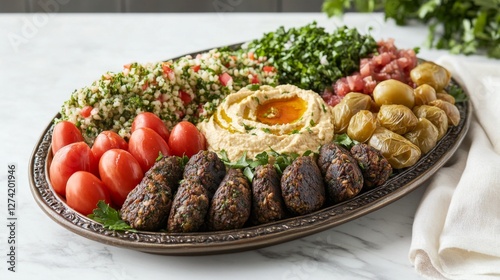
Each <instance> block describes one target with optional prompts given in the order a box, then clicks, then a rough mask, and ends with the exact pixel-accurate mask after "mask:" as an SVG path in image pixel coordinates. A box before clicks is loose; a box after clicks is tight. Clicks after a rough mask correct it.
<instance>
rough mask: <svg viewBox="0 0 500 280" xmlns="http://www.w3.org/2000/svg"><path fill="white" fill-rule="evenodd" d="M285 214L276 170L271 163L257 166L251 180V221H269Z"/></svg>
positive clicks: (282, 217) (280, 217)
mask: <svg viewBox="0 0 500 280" xmlns="http://www.w3.org/2000/svg"><path fill="white" fill-rule="evenodd" d="M285 216H286V208H285V203H284V201H283V197H282V195H281V185H280V175H279V174H278V171H276V168H275V167H274V166H273V165H272V164H266V165H259V166H257V167H256V168H255V172H254V177H253V180H252V213H251V220H252V223H253V224H256V225H259V224H264V223H269V222H273V221H278V220H281V219H284V218H285Z"/></svg>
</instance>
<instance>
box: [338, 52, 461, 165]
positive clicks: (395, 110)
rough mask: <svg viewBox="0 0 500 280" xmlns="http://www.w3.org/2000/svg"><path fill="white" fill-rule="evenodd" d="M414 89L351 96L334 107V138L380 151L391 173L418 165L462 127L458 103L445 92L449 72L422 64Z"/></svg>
mask: <svg viewBox="0 0 500 280" xmlns="http://www.w3.org/2000/svg"><path fill="white" fill-rule="evenodd" d="M410 77H411V80H412V82H413V83H414V85H415V88H413V87H411V86H409V85H407V84H405V83H402V82H400V81H397V80H386V81H382V82H380V83H379V84H377V86H376V87H375V89H374V90H373V98H372V97H371V96H369V95H366V94H362V93H357V92H351V93H349V94H347V95H346V96H345V97H344V98H343V99H342V100H341V101H340V103H339V104H338V105H336V106H335V107H334V108H333V118H334V126H335V133H337V134H343V133H347V135H348V136H349V137H350V138H351V139H353V140H355V141H358V142H361V143H367V144H369V145H370V146H372V147H374V148H376V149H378V150H380V152H381V153H382V154H383V155H384V157H385V158H387V160H388V161H389V163H390V164H391V165H392V167H393V168H396V169H400V168H405V167H410V166H412V165H413V164H415V163H416V162H417V161H418V160H419V159H420V157H421V156H422V155H423V154H426V153H428V152H429V151H430V150H432V149H433V148H434V146H436V143H437V142H438V141H439V140H440V139H441V138H443V136H444V135H445V134H446V132H447V130H448V127H449V126H456V125H458V123H459V122H460V112H459V110H458V108H457V107H456V106H455V98H454V97H453V96H452V95H450V94H448V93H447V92H446V91H445V89H446V88H447V86H448V85H449V83H450V81H451V74H450V72H449V71H448V70H447V69H446V68H444V67H442V66H440V65H438V64H435V63H433V62H423V63H421V64H419V65H418V66H417V67H415V68H414V69H413V70H412V71H411V72H410Z"/></svg>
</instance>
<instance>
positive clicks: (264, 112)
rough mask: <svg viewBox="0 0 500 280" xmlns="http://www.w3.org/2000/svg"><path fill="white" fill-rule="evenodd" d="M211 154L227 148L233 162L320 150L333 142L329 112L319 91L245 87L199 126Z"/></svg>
mask: <svg viewBox="0 0 500 280" xmlns="http://www.w3.org/2000/svg"><path fill="white" fill-rule="evenodd" d="M198 128H199V129H200V130H201V132H202V133H203V134H204V135H205V137H206V140H207V146H208V149H209V150H212V151H215V152H220V151H222V150H225V151H226V153H227V156H228V158H229V159H230V160H231V161H234V160H237V159H239V158H240V157H241V156H242V155H243V154H244V153H245V152H246V153H247V157H249V158H253V157H255V155H257V154H259V153H261V152H263V151H269V150H270V149H273V150H275V151H277V152H279V153H283V152H287V153H291V152H295V153H299V154H301V153H303V152H305V151H308V150H311V151H317V150H318V148H319V146H320V145H321V144H324V143H327V142H330V141H332V139H333V135H334V130H333V119H332V113H331V108H330V107H329V106H328V105H326V104H325V102H324V101H323V99H322V98H321V97H320V96H319V95H318V94H317V93H315V92H313V91H310V90H303V89H300V88H298V87H296V86H292V85H280V86H277V87H272V86H260V87H259V88H258V89H257V90H251V89H249V88H243V89H241V90H239V91H238V92H235V93H232V94H230V95H228V96H227V97H226V98H225V99H224V100H223V101H222V102H221V104H220V105H219V106H218V108H217V110H216V112H215V113H214V114H213V115H212V117H211V118H210V119H209V120H208V121H204V122H201V123H199V124H198Z"/></svg>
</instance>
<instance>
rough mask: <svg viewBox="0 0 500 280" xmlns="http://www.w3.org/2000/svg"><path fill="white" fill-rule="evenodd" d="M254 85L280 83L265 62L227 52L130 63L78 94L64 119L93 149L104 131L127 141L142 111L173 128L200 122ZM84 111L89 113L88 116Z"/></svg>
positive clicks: (63, 111) (64, 109)
mask: <svg viewBox="0 0 500 280" xmlns="http://www.w3.org/2000/svg"><path fill="white" fill-rule="evenodd" d="M251 84H276V72H275V71H274V68H272V67H269V66H267V67H266V59H265V57H260V58H257V57H255V56H254V55H253V53H247V52H244V51H234V50H231V49H229V48H222V49H213V50H210V51H208V52H205V53H201V54H198V55H197V56H196V57H194V58H193V57H192V56H189V55H188V56H184V57H181V58H180V59H177V60H175V61H172V60H170V61H166V62H158V63H148V64H140V63H131V64H127V65H125V66H124V68H123V70H122V71H121V72H118V73H112V72H108V73H106V74H104V75H102V77H101V78H100V79H99V80H96V81H94V82H93V83H92V85H90V86H86V87H83V88H81V89H77V90H75V91H74V92H73V93H72V94H71V97H70V99H69V100H67V101H66V102H65V103H64V104H63V106H62V108H61V120H69V121H71V122H73V123H75V124H76V126H77V127H78V128H80V130H81V131H82V133H83V136H84V138H85V141H86V142H87V143H89V144H91V143H92V142H93V140H94V139H95V137H97V135H98V134H99V133H100V132H101V131H103V130H113V131H115V132H117V133H118V134H119V135H120V136H122V137H124V138H128V137H129V136H130V127H131V125H132V121H133V119H134V117H135V116H136V115H137V114H139V113H141V112H146V111H147V112H153V113H155V114H156V115H158V116H159V117H160V118H161V119H162V120H163V121H164V122H165V124H166V125H167V127H168V128H169V129H171V128H172V127H173V125H175V124H176V123H177V122H179V121H181V120H188V121H191V122H193V123H197V122H198V121H200V120H202V119H204V118H207V117H209V116H210V115H212V113H213V112H214V110H215V109H216V107H217V105H218V104H219V102H220V101H221V100H222V99H224V98H225V97H226V96H227V95H228V94H229V93H231V92H233V91H237V90H239V89H240V88H242V87H245V86H247V85H251ZM88 106H90V107H91V108H89V107H88ZM86 107H87V108H86ZM84 108H86V109H87V110H89V109H91V110H90V114H89V115H88V116H85V117H84V115H85V114H82V113H83V111H84Z"/></svg>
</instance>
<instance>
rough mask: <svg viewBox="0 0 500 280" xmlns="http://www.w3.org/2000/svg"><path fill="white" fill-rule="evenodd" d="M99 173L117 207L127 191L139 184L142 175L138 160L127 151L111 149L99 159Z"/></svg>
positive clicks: (121, 202)
mask: <svg viewBox="0 0 500 280" xmlns="http://www.w3.org/2000/svg"><path fill="white" fill-rule="evenodd" d="M99 174H100V175H101V180H102V182H103V183H104V185H105V186H106V188H107V189H108V191H109V194H110V196H111V201H112V202H113V203H114V204H115V205H116V206H117V207H119V208H121V206H122V205H123V202H125V199H126V198H127V195H128V193H129V192H130V191H131V190H133V189H134V188H135V187H136V186H137V184H139V183H140V182H141V180H142V177H143V176H144V173H143V172H142V169H141V166H140V165H139V162H137V160H136V159H135V158H134V156H132V155H131V154H130V153H129V152H127V151H125V150H121V149H111V150H108V151H106V152H104V154H103V155H102V156H101V159H100V160H99Z"/></svg>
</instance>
